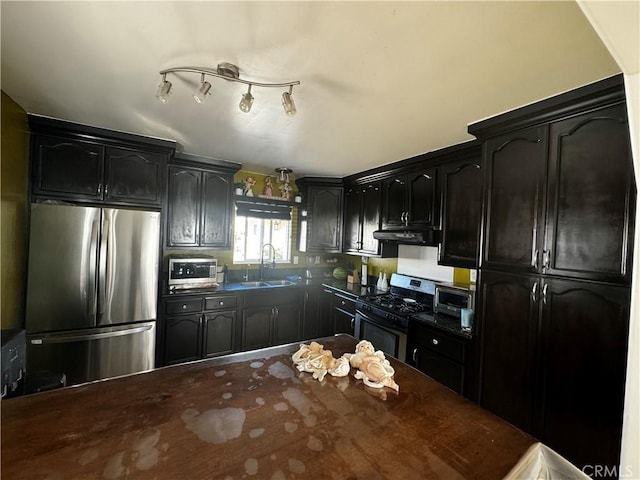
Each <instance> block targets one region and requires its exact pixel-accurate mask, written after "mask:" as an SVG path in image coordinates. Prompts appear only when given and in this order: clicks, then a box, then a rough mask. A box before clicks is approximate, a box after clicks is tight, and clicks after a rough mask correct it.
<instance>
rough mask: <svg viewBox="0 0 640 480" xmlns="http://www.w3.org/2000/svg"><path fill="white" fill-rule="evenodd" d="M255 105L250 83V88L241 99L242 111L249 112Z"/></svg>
mask: <svg viewBox="0 0 640 480" xmlns="http://www.w3.org/2000/svg"><path fill="white" fill-rule="evenodd" d="M252 105H253V95H251V85H249V90H247V93H243V94H242V99H241V100H240V105H238V106H239V107H240V111H241V112H244V113H249V112H250V111H251V106H252Z"/></svg>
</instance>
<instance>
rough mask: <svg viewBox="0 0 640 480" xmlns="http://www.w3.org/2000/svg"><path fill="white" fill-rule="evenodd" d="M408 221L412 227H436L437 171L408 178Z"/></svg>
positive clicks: (425, 172) (416, 174)
mask: <svg viewBox="0 0 640 480" xmlns="http://www.w3.org/2000/svg"><path fill="white" fill-rule="evenodd" d="M408 184H409V204H408V207H407V212H408V221H409V223H410V224H412V225H422V226H435V225H436V224H437V219H436V215H435V212H436V198H437V197H436V169H435V168H430V169H428V170H425V171H423V172H418V173H413V174H411V175H409V176H408Z"/></svg>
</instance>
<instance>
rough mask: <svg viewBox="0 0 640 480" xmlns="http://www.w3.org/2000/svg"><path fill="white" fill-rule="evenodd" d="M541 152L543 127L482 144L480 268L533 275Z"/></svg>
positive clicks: (538, 235)
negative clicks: (483, 204)
mask: <svg viewBox="0 0 640 480" xmlns="http://www.w3.org/2000/svg"><path fill="white" fill-rule="evenodd" d="M546 147H547V128H546V127H539V128H531V129H527V130H523V131H521V132H516V133H513V134H509V135H503V136H501V137H497V138H494V139H492V140H490V141H488V142H487V144H486V145H485V149H486V151H485V158H486V159H487V164H486V170H487V172H486V175H487V176H486V179H485V181H486V182H487V192H488V196H487V200H486V201H487V218H486V228H485V232H486V235H485V244H484V264H483V266H484V267H486V268H495V267H497V268H503V269H506V270H513V271H521V272H538V271H539V257H540V256H541V255H540V252H539V250H540V248H539V245H541V243H542V242H541V240H542V235H543V234H544V229H543V228H542V227H543V224H542V222H543V220H544V216H543V212H542V208H543V199H544V193H545V192H544V185H545V181H546V179H545V162H546Z"/></svg>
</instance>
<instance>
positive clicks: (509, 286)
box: [480, 271, 539, 432]
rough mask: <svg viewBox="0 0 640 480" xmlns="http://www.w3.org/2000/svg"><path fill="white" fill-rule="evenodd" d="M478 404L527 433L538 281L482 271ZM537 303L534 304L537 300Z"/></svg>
mask: <svg viewBox="0 0 640 480" xmlns="http://www.w3.org/2000/svg"><path fill="white" fill-rule="evenodd" d="M481 280H482V283H481V285H482V290H481V291H482V297H481V341H482V372H481V392H480V405H482V406H483V407H484V408H486V409H487V410H490V411H492V412H493V413H495V414H496V415H498V416H500V417H502V418H504V419H505V420H507V421H509V422H511V423H513V424H514V425H515V426H517V427H519V428H522V429H523V430H525V431H529V432H530V431H531V428H532V420H533V408H534V378H535V373H536V372H535V367H534V363H535V358H536V357H535V342H536V338H537V335H538V333H537V330H538V328H537V323H538V321H537V319H538V315H537V312H538V310H537V299H534V298H532V294H533V291H534V290H533V289H534V285H535V288H536V293H539V292H538V290H539V288H538V280H537V277H533V276H532V277H529V276H516V275H509V274H502V273H493V272H485V271H483V272H482V279H481ZM533 300H535V301H533Z"/></svg>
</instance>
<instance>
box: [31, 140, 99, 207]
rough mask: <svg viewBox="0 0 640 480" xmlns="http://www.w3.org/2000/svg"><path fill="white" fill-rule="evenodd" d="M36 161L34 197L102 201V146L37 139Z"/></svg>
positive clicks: (34, 163) (76, 141)
mask: <svg viewBox="0 0 640 480" xmlns="http://www.w3.org/2000/svg"><path fill="white" fill-rule="evenodd" d="M32 158H33V193H34V194H37V195H51V196H61V197H71V198H81V199H87V200H102V188H103V186H102V177H103V170H104V148H103V147H102V146H100V145H97V144H94V143H89V142H83V141H78V140H68V139H64V138H58V137H49V136H34V140H33V152H32Z"/></svg>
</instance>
